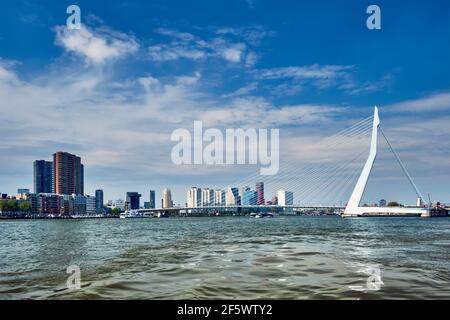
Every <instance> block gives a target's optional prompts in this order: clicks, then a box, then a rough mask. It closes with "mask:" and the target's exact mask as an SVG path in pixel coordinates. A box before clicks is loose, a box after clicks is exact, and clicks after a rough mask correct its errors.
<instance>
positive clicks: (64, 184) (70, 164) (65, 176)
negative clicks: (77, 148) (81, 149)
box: [53, 152, 84, 195]
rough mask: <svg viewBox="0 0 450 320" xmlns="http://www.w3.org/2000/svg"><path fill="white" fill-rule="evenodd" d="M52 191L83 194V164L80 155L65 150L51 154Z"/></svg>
mask: <svg viewBox="0 0 450 320" xmlns="http://www.w3.org/2000/svg"><path fill="white" fill-rule="evenodd" d="M53 192H54V193H57V194H76V195H83V194H84V166H83V164H82V163H81V158H80V157H77V156H76V155H73V154H70V153H67V152H56V153H55V154H54V155H53Z"/></svg>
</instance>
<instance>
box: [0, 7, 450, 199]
mask: <svg viewBox="0 0 450 320" xmlns="http://www.w3.org/2000/svg"><path fill="white" fill-rule="evenodd" d="M78 5H79V6H80V7H81V10H82V29H81V30H80V32H78V33H76V32H74V33H69V32H67V30H66V29H65V23H66V19H67V17H68V16H67V13H66V9H67V6H66V4H59V5H53V4H51V5H50V4H49V2H48V1H43V2H41V3H40V4H31V3H30V2H28V1H15V2H11V3H6V4H5V5H4V7H3V10H2V11H1V12H0V18H1V19H0V43H1V44H2V45H0V94H1V96H2V99H0V111H1V113H2V114H5V115H8V121H6V122H5V123H4V124H3V126H2V128H0V134H1V136H2V137H3V141H2V152H1V155H0V191H1V192H4V193H8V194H14V192H15V190H16V189H17V188H18V187H24V188H29V189H33V187H34V186H33V184H34V182H33V181H32V179H30V177H32V171H33V168H32V166H31V165H30V163H32V162H33V161H34V160H36V159H48V157H47V155H49V154H52V153H53V152H54V150H67V151H68V152H71V153H74V154H79V155H82V157H83V161H84V164H85V166H86V168H85V177H86V179H85V181H84V185H85V190H84V193H87V194H94V193H95V190H97V189H98V188H102V189H103V190H104V192H105V197H106V200H108V199H118V198H124V197H125V193H126V192H128V191H130V190H131V191H136V192H139V193H140V194H142V195H147V193H148V190H149V189H152V190H156V191H157V193H158V195H157V197H156V199H157V200H156V201H157V202H158V203H159V201H160V199H161V198H162V191H163V190H164V188H170V189H171V194H172V197H173V199H172V200H173V201H174V202H175V203H180V204H182V203H184V202H185V197H186V190H187V189H188V188H189V187H190V186H192V185H197V186H209V187H210V188H214V189H216V188H225V187H226V186H233V185H238V184H239V182H240V179H241V178H242V177H246V176H252V175H254V174H255V173H257V172H258V169H259V168H257V167H255V166H216V167H210V166H193V167H184V166H176V165H174V164H173V163H171V161H170V151H171V148H172V147H173V144H172V143H171V141H170V134H171V132H173V130H175V129H179V128H185V129H191V128H192V124H193V123H194V121H203V123H204V127H205V128H217V129H219V130H224V129H226V128H241V127H243V128H246V127H253V128H261V127H263V128H264V127H267V128H279V129H280V141H282V144H281V145H280V162H281V163H304V162H308V161H310V160H311V159H312V158H315V159H318V160H319V161H320V160H321V159H324V158H327V157H330V156H332V157H336V158H338V157H339V155H336V154H333V155H330V154H329V153H328V152H327V150H316V149H314V148H313V147H314V143H315V142H317V141H318V140H320V139H322V138H324V137H327V136H330V135H332V134H334V133H336V132H339V131H340V130H342V129H344V128H346V127H348V126H350V125H352V124H354V123H357V122H358V121H360V120H361V119H364V118H365V117H367V116H368V115H370V114H371V113H372V112H371V110H372V108H373V106H374V105H378V106H379V107H380V111H381V116H382V117H383V123H384V129H385V130H386V132H387V134H388V135H389V136H390V139H391V140H392V142H393V144H394V145H395V146H396V147H397V149H398V152H399V154H400V155H401V157H402V159H403V161H404V162H405V164H406V165H407V167H408V169H409V171H410V172H411V174H412V175H413V176H414V177H415V181H416V183H417V185H418V186H420V188H421V190H423V192H424V194H428V193H430V194H431V197H432V199H436V200H440V201H442V202H450V193H449V192H448V188H447V187H446V184H445V181H447V180H448V179H449V178H450V164H449V162H448V150H449V147H450V146H448V145H447V143H446V141H450V131H449V130H448V122H449V121H450V87H449V83H450V78H449V77H450V72H446V71H447V70H450V62H449V61H448V56H449V55H450V41H449V40H450V39H449V38H448V33H447V31H446V30H448V29H449V28H450V22H449V21H450V19H449V15H448V10H440V9H439V8H448V4H447V2H445V1H437V2H433V3H420V4H419V3H417V2H414V1H413V2H412V3H409V4H408V8H407V10H405V8H404V6H403V4H400V3H396V2H390V1H380V3H379V6H380V7H381V10H382V17H383V18H382V21H383V22H382V29H381V30H368V29H367V27H366V19H367V14H366V9H367V5H366V3H357V4H354V5H352V6H342V5H341V4H339V3H336V2H333V1H322V2H321V3H310V4H305V3H293V4H291V6H289V8H287V7H284V6H280V5H278V4H271V3H263V2H255V3H254V5H253V6H251V7H249V6H248V3H247V2H246V1H244V0H242V1H241V0H239V1H230V2H227V3H226V4H225V3H215V4H211V3H208V2H207V1H200V2H197V3H195V4H191V5H187V4H185V3H179V2H173V1H154V2H152V3H138V2H136V1H133V0H129V1H124V2H121V3H120V4H119V3H117V2H111V3H108V5H107V6H104V5H103V4H100V3H93V2H90V1H78ZM324 8H325V9H324ZM124 10H125V11H126V12H127V15H123V12H124ZM205 11H206V12H210V13H211V15H204V14H201V12H205ZM223 13H226V14H223ZM231 13H232V14H231ZM130 16H131V17H133V19H129V17H130ZM160 17H164V18H163V19H160ZM317 17H320V19H318V18H317ZM305 26H308V27H305ZM91 40H92V41H93V42H91ZM93 43H99V44H101V45H99V46H92V44H93ZM418 43H419V44H420V45H417V44H418ZM430 48H433V50H430ZM425 79H426V81H425ZM355 149H357V148H355ZM311 150H313V151H311ZM356 151H357V150H356ZM417 152H420V156H417ZM380 155H381V153H380ZM379 160H380V162H381V163H380V164H379V166H378V167H377V168H375V169H377V170H375V172H374V177H373V178H374V179H373V185H370V186H369V188H368V190H367V199H365V201H366V202H370V203H375V202H378V201H379V199H381V198H388V196H387V195H391V197H392V198H393V199H395V200H398V201H401V202H403V203H414V202H415V201H414V193H413V192H412V191H411V190H410V188H408V187H407V185H406V184H405V187H403V186H404V184H403V182H404V179H403V177H402V174H401V172H400V170H397V169H398V168H397V167H395V168H394V167H393V165H391V164H392V163H393V164H394V165H395V162H392V163H389V161H390V160H392V159H390V158H388V157H383V156H380V158H379ZM378 169H380V170H378ZM394 169H395V170H394ZM280 174H281V175H282V174H283V172H280ZM259 180H263V179H260V178H256V179H255V181H253V182H256V181H259ZM212 182H214V183H212ZM372 187H373V188H372ZM271 193H273V192H271ZM270 196H271V197H272V196H273V195H272V194H271V195H270ZM266 200H268V199H266ZM269 200H270V199H269Z"/></svg>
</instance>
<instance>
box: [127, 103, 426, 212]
mask: <svg viewBox="0 0 450 320" xmlns="http://www.w3.org/2000/svg"><path fill="white" fill-rule="evenodd" d="M379 132H380V133H381V135H382V136H383V138H384V139H385V140H386V142H387V144H388V146H389V149H390V151H391V152H392V154H393V155H394V156H395V159H396V160H397V161H398V163H399V165H400V168H401V169H402V171H403V173H404V175H405V176H406V178H407V180H408V182H409V183H410V185H411V187H412V189H413V190H414V192H415V194H416V196H417V205H416V206H410V207H379V206H372V207H371V206H364V205H361V201H362V199H363V195H364V192H365V190H366V187H367V184H368V180H369V177H370V175H371V172H372V169H373V167H374V163H375V160H376V158H377V148H378V133H379ZM367 141H370V143H369V144H368V143H367ZM302 150H303V153H302V154H303V159H302V161H301V162H300V161H299V159H297V158H295V157H293V158H292V159H289V160H287V161H284V162H283V163H282V166H281V167H280V173H279V174H277V175H274V176H268V177H264V178H262V177H261V176H260V175H258V174H256V175H253V176H250V177H247V178H246V179H242V180H241V181H240V182H239V183H236V184H235V185H234V186H235V187H233V188H232V193H235V194H234V195H232V196H235V197H239V194H241V195H242V192H243V191H245V190H248V187H247V186H249V185H253V184H254V183H255V182H256V181H258V182H263V183H264V186H268V187H269V188H270V190H272V193H270V192H267V191H269V190H265V191H266V194H274V190H275V191H276V190H288V191H291V192H293V193H294V194H295V198H296V199H298V201H297V204H296V205H276V204H271V203H265V204H261V205H245V204H242V202H241V200H242V199H240V200H238V201H235V203H233V201H231V203H228V199H227V205H224V204H223V203H221V204H218V203H216V204H215V203H214V202H211V203H205V202H204V200H203V199H201V198H199V197H197V201H194V203H196V205H191V206H190V207H178V208H166V209H148V210H135V212H136V213H140V214H145V213H150V214H161V213H165V214H167V213H174V212H175V213H179V214H182V213H185V214H189V213H201V212H206V213H209V214H211V213H214V212H216V213H217V214H219V213H235V212H237V213H241V212H249V211H273V212H280V211H281V212H299V211H302V210H323V211H326V212H334V213H336V212H340V213H341V214H342V216H343V217H361V216H399V215H400V216H429V215H430V210H429V208H428V207H427V205H426V203H425V201H424V197H423V196H422V193H421V192H420V190H419V188H418V187H417V185H416V184H415V183H414V181H413V179H412V177H411V175H410V174H409V172H408V171H407V169H406V167H405V165H404V164H403V162H402V161H401V159H400V157H399V155H398V154H397V152H396V151H395V149H394V148H393V146H392V144H391V143H390V141H389V140H388V139H387V137H386V134H385V133H384V131H383V129H382V127H381V125H380V118H379V114H378V108H377V107H375V110H374V114H373V116H371V117H368V118H366V119H364V120H362V121H360V122H358V123H356V124H355V125H353V126H351V127H349V128H347V129H345V130H343V131H341V132H338V133H337V134H335V135H333V136H331V137H328V138H326V139H324V140H321V141H320V142H319V143H315V144H305V145H302ZM354 150H358V152H357V154H356V155H355V154H354ZM367 155H368V156H367ZM364 159H366V161H365V163H364ZM229 190H230V189H229ZM241 191H242V192H241ZM229 192H230V191H228V193H229ZM228 196H229V195H228V194H227V195H226V197H228ZM232 200H233V199H232ZM212 201H214V200H212Z"/></svg>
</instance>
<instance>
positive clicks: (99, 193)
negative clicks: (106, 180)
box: [95, 190, 103, 214]
mask: <svg viewBox="0 0 450 320" xmlns="http://www.w3.org/2000/svg"><path fill="white" fill-rule="evenodd" d="M95 212H96V213H98V214H102V213H103V190H95Z"/></svg>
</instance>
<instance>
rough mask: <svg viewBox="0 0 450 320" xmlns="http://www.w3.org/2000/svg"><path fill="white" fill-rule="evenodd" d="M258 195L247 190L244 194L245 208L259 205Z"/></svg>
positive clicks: (243, 202)
mask: <svg viewBox="0 0 450 320" xmlns="http://www.w3.org/2000/svg"><path fill="white" fill-rule="evenodd" d="M257 198H258V193H257V192H256V191H252V190H246V191H244V192H243V194H242V205H243V206H254V205H256V203H257Z"/></svg>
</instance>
